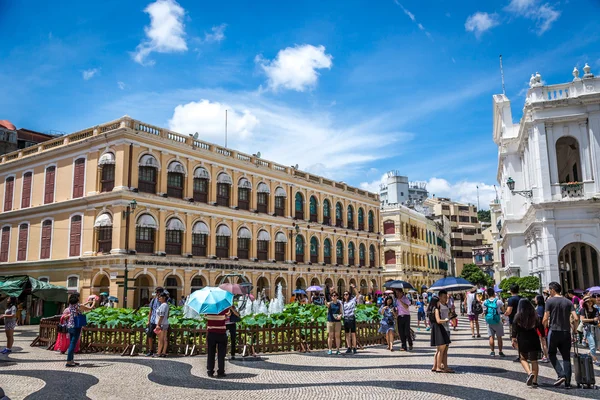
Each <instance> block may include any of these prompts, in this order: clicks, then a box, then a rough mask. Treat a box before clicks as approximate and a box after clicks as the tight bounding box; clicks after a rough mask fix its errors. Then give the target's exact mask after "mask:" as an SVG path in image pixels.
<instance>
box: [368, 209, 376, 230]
mask: <svg viewBox="0 0 600 400" xmlns="http://www.w3.org/2000/svg"><path fill="white" fill-rule="evenodd" d="M369 232H375V215H374V214H373V211H369Z"/></svg>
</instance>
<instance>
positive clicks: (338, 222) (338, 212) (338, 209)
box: [335, 203, 344, 228]
mask: <svg viewBox="0 0 600 400" xmlns="http://www.w3.org/2000/svg"><path fill="white" fill-rule="evenodd" d="M343 214H344V208H343V207H342V203H335V226H337V227H338V228H341V227H343V226H344V219H343V216H342V215H343Z"/></svg>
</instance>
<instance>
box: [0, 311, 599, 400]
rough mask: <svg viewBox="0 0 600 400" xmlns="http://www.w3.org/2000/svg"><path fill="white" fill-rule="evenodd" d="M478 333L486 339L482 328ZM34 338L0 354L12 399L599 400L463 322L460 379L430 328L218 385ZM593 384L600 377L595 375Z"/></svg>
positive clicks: (261, 363)
mask: <svg viewBox="0 0 600 400" xmlns="http://www.w3.org/2000/svg"><path fill="white" fill-rule="evenodd" d="M414 317H415V316H414ZM414 317H413V319H414ZM413 325H414V324H413ZM413 328H414V329H415V330H416V327H415V326H413ZM481 328H482V329H481V332H482V333H484V332H486V329H485V323H483V324H482V326H481ZM35 336H36V330H35V327H27V328H18V330H17V331H16V334H15V338H16V343H15V347H14V349H15V351H14V352H13V353H12V354H11V355H10V356H5V355H0V387H2V388H3V389H4V391H5V392H6V394H7V396H8V397H10V398H11V399H13V400H15V399H25V398H27V399H40V400H51V399H86V398H90V399H165V398H168V399H192V398H194V399H196V398H199V397H201V398H207V399H244V400H248V399H254V398H260V399H281V398H286V397H288V398H294V399H305V398H310V399H325V398H327V399H331V398H335V399H375V398H377V399H378V398H387V399H401V398H410V399H412V400H417V399H456V398H460V399H477V400H481V399H494V400H496V399H528V400H529V399H544V400H550V399H565V398H589V399H600V391H598V390H586V389H571V390H566V389H556V388H554V387H552V382H553V381H554V379H556V375H555V373H554V370H553V369H552V366H551V365H550V364H540V379H539V383H540V388H539V389H531V388H528V387H527V386H526V385H525V383H524V382H525V378H526V375H525V373H524V372H523V369H522V368H521V365H520V364H519V363H516V362H513V359H514V358H515V356H516V352H515V351H514V350H513V349H512V348H509V347H507V348H506V350H505V353H506V355H507V357H506V358H504V359H501V358H499V357H497V356H496V357H494V358H492V357H490V356H489V347H488V343H487V342H488V341H487V338H485V337H482V338H479V339H472V338H471V333H470V330H469V329H468V321H466V319H465V318H460V323H459V330H458V331H457V332H453V334H452V345H451V347H450V353H449V354H450V356H449V364H450V366H451V367H452V368H454V369H455V370H456V373H455V374H443V373H434V372H431V366H432V362H433V353H434V350H433V348H431V347H429V332H426V331H425V330H424V329H421V331H417V342H416V343H415V347H414V350H413V351H410V352H399V351H395V352H393V353H391V352H389V351H388V350H386V349H385V346H374V347H368V348H365V349H364V350H362V351H360V350H359V352H358V354H356V355H348V356H346V355H339V356H335V355H332V356H329V355H327V354H326V352H324V351H313V352H311V353H310V354H298V353H285V354H276V355H271V354H267V355H262V356H260V357H259V358H256V359H255V358H251V357H250V358H246V359H236V360H233V361H228V362H227V364H226V372H227V377H226V378H221V379H217V378H209V377H207V375H206V358H205V357H203V356H197V357H170V358H166V359H156V358H146V357H143V356H138V357H121V356H119V355H113V354H110V355H109V354H93V355H80V356H77V357H76V359H77V361H79V362H81V366H80V367H78V368H72V369H67V368H65V366H64V365H65V358H66V357H65V356H63V355H61V354H59V353H56V352H52V351H48V350H44V349H43V348H40V347H29V343H31V341H32V340H33V338H35ZM482 336H485V335H482ZM1 337H2V339H1V340H2V341H1V342H0V344H2V345H3V344H4V335H3V334H2V335H1ZM505 343H508V337H507V336H505ZM398 348H399V345H398V344H396V350H398ZM344 350H345V349H344ZM496 351H497V350H496ZM596 376H597V377H598V378H597V379H600V374H599V373H598V370H597V372H596Z"/></svg>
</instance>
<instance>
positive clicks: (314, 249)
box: [310, 236, 319, 264]
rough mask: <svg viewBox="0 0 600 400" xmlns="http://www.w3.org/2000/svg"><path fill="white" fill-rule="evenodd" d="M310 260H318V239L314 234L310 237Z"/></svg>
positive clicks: (314, 261) (316, 261)
mask: <svg viewBox="0 0 600 400" xmlns="http://www.w3.org/2000/svg"><path fill="white" fill-rule="evenodd" d="M310 262H311V263H313V264H316V263H318V262H319V240H318V239H317V238H316V237H315V236H313V237H311V238H310Z"/></svg>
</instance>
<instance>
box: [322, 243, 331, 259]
mask: <svg viewBox="0 0 600 400" xmlns="http://www.w3.org/2000/svg"><path fill="white" fill-rule="evenodd" d="M323 256H324V257H325V260H323V261H324V262H325V264H327V265H330V264H331V241H330V240H329V239H325V240H324V241H323Z"/></svg>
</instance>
